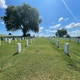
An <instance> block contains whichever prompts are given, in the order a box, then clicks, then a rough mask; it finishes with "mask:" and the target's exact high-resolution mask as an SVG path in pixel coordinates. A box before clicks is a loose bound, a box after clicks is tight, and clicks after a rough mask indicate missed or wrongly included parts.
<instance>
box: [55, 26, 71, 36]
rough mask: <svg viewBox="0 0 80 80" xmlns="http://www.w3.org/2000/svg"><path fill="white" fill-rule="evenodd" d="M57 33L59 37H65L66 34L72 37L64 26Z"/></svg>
mask: <svg viewBox="0 0 80 80" xmlns="http://www.w3.org/2000/svg"><path fill="white" fill-rule="evenodd" d="M55 35H56V36H58V37H64V36H66V37H70V36H69V34H67V30H66V29H64V28H62V29H60V30H57V32H56V33H55Z"/></svg>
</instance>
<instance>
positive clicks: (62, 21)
mask: <svg viewBox="0 0 80 80" xmlns="http://www.w3.org/2000/svg"><path fill="white" fill-rule="evenodd" d="M22 3H26V4H29V5H30V6H32V7H35V8H37V9H38V11H39V13H40V18H41V19H42V23H41V24H40V25H39V30H40V31H39V33H34V32H31V31H30V32H29V33H31V35H38V36H54V35H55V32H56V31H57V30H58V29H61V28H65V29H66V30H67V31H68V34H70V36H80V0H0V16H4V15H5V9H6V8H7V6H10V5H15V6H17V5H22ZM9 32H10V31H9ZM9 32H7V31H6V28H5V24H4V22H3V21H2V20H0V34H8V33H9ZM11 33H12V34H13V35H22V32H21V31H20V30H18V31H16V32H11Z"/></svg>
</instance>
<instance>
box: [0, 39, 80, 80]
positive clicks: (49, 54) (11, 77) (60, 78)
mask: <svg viewBox="0 0 80 80" xmlns="http://www.w3.org/2000/svg"><path fill="white" fill-rule="evenodd" d="M56 40H57V39H54V42H55V43H56ZM18 42H20V43H21V45H22V51H21V52H20V53H19V54H16V51H17V43H18ZM59 42H60V47H59V48H57V47H56V45H55V43H54V44H52V43H51V42H50V41H49V40H48V39H45V38H38V39H36V40H35V41H34V42H33V43H32V44H30V43H29V46H28V47H25V43H26V41H25V40H22V41H19V40H18V41H17V42H15V41H12V42H11V43H10V44H9V43H8V42H6V41H2V45H1V46H0V80H80V44H76V43H75V42H74V40H72V41H71V42H69V41H68V40H64V39H59ZM66 42H68V43H69V54H70V57H69V56H67V55H66V54H64V50H63V47H64V43H66Z"/></svg>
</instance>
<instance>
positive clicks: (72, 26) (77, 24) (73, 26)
mask: <svg viewBox="0 0 80 80" xmlns="http://www.w3.org/2000/svg"><path fill="white" fill-rule="evenodd" d="M65 27H66V28H68V29H69V28H77V27H80V23H74V22H73V23H70V24H69V25H66V26H65Z"/></svg>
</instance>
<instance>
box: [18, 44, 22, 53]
mask: <svg viewBox="0 0 80 80" xmlns="http://www.w3.org/2000/svg"><path fill="white" fill-rule="evenodd" d="M20 52H21V43H17V53H20Z"/></svg>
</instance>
